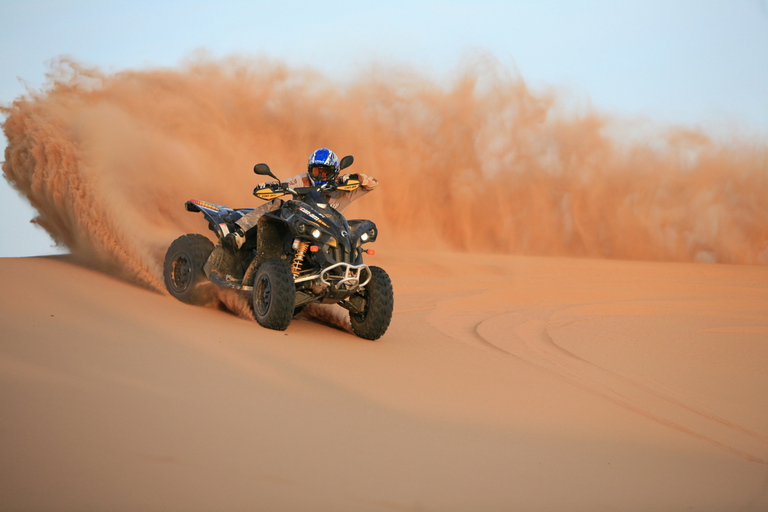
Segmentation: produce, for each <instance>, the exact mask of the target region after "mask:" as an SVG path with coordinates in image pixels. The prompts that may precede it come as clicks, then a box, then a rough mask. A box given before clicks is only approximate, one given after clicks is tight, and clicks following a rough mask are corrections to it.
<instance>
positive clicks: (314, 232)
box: [312, 228, 322, 238]
mask: <svg viewBox="0 0 768 512" xmlns="http://www.w3.org/2000/svg"><path fill="white" fill-rule="evenodd" d="M321 234H322V233H320V230H319V229H317V228H315V229H313V230H312V236H313V237H315V238H320V235H321Z"/></svg>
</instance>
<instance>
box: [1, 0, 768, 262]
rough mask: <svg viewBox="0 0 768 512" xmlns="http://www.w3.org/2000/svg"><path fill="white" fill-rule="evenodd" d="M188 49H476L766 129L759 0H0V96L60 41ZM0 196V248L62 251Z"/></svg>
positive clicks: (358, 64)
mask: <svg viewBox="0 0 768 512" xmlns="http://www.w3.org/2000/svg"><path fill="white" fill-rule="evenodd" d="M200 50H205V51H207V52H208V53H209V54H211V55H213V56H214V57H225V56H228V55H232V54H240V55H242V54H245V55H266V56H268V57H270V58H273V59H278V60H282V61H285V62H286V63H288V64H289V65H291V66H294V67H306V66H309V67H312V68H314V69H316V70H318V71H320V72H322V73H324V74H326V75H328V76H330V77H334V78H336V79H337V80H340V81H343V80H344V79H345V78H348V77H349V78H351V77H353V76H354V75H355V73H356V72H358V71H359V70H362V69H365V67H366V66H367V65H370V64H371V63H374V62H383V63H395V64H404V65H408V66H413V67H416V68H417V69H420V70H422V72H423V73H425V74H427V75H428V76H430V77H434V79H435V80H440V79H449V78H450V76H451V74H452V72H454V71H455V70H456V69H457V68H458V67H459V64H460V63H461V60H462V58H464V57H466V56H467V55H470V54H473V53H477V52H481V53H486V54H490V55H493V56H494V57H495V58H496V59H497V60H498V61H499V62H500V63H501V64H502V65H503V66H506V67H507V68H508V69H512V70H517V71H518V72H519V73H520V75H521V76H522V77H523V79H524V80H525V81H526V82H527V83H528V84H529V86H530V87H531V88H532V89H534V90H547V89H549V88H556V89H557V90H558V91H567V95H568V97H570V98H571V100H572V101H573V102H574V104H579V105H589V106H590V107H592V108H595V109H597V110H599V111H605V112H609V113H611V114H612V115H616V116H620V117H624V118H626V119H630V120H631V119H648V120H652V121H654V122H658V123H661V124H666V125H684V126H687V127H691V128H701V129H704V130H707V131H711V132H713V133H714V132H721V133H731V132H733V131H739V132H744V133H747V134H754V135H756V136H757V137H758V138H759V139H761V140H765V141H768V1H766V0H730V1H708V0H666V1H659V0H644V1H642V2H640V1H630V0H613V1H607V0H559V1H555V0H539V1H534V0H519V1H514V0H512V1H510V0H507V1H490V0H453V1H450V0H447V1H446V0H443V1H420V0H405V1H400V0H390V1H389V2H379V1H377V2H369V1H366V0H354V1H347V0H343V1H342V0H328V1H325V2H303V1H298V0H281V1H275V0H270V1H260V0H255V1H244V0H243V1H227V0H220V1H219V2H211V1H210V0H205V1H191V0H167V1H164V0H151V1H144V0H138V1H115V0H77V1H76V0H71V1H53V0H48V1H43V0H18V1H17V0H0V104H10V103H11V102H12V101H13V100H14V99H15V98H17V97H18V96H20V95H22V94H24V93H25V91H26V89H25V87H32V88H33V89H35V88H37V87H39V86H40V85H42V84H43V83H44V81H45V73H46V71H47V70H48V67H47V66H48V64H47V63H48V62H49V61H50V60H51V59H54V58H56V57H58V56H61V55H69V56H71V57H73V58H74V59H75V60H77V61H79V62H81V63H83V64H86V65H89V66H98V67H100V68H101V69H102V70H103V71H106V72H118V71H121V70H125V69H145V68H155V67H173V66H176V65H178V64H179V63H180V62H182V61H183V60H184V59H185V58H186V57H188V56H190V55H191V54H193V53H194V52H196V51H200ZM0 144H2V148H0V149H2V150H3V151H4V149H5V146H6V144H7V141H6V139H5V137H4V136H3V137H0ZM3 159H4V158H3ZM0 205H2V207H1V208H2V209H1V210H0V212H1V213H2V215H0V257H16V256H38V255H46V254H55V253H58V252H61V251H62V249H58V248H56V247H55V246H54V244H53V242H52V240H51V239H50V237H48V235H47V234H46V233H45V232H44V231H43V230H42V229H40V228H38V227H37V226H35V225H33V224H30V220H31V219H32V218H33V217H34V215H35V212H34V210H33V209H32V207H31V206H29V204H28V203H27V202H26V200H25V199H24V198H22V197H20V195H19V194H18V193H17V192H16V191H15V190H13V189H12V188H11V187H10V186H9V184H8V183H7V182H6V181H5V180H4V179H3V180H0Z"/></svg>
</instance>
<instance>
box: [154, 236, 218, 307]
mask: <svg viewBox="0 0 768 512" xmlns="http://www.w3.org/2000/svg"><path fill="white" fill-rule="evenodd" d="M212 251H213V242H211V241H210V240H208V239H207V238H206V237H204V236H203V235H184V236H181V237H179V238H177V239H176V240H174V241H173V243H172V244H171V246H170V247H169V248H168V251H167V252H166V253H165V263H164V264H163V279H164V281H165V287H166V288H167V289H168V291H169V292H170V294H171V295H173V296H174V297H176V298H177V299H179V300H180V301H182V302H186V303H187V304H193V305H196V306H200V305H203V304H204V303H205V302H207V300H208V297H209V296H210V291H211V290H210V287H206V286H204V284H205V283H206V282H208V279H207V278H206V276H205V272H203V265H205V262H206V261H207V260H208V257H209V256H210V255H211V252H212Z"/></svg>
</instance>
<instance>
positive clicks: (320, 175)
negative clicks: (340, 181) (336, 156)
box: [309, 165, 335, 181]
mask: <svg viewBox="0 0 768 512" xmlns="http://www.w3.org/2000/svg"><path fill="white" fill-rule="evenodd" d="M334 174H335V169H333V168H331V167H323V166H319V165H318V166H315V167H310V168H309V175H310V176H311V177H312V179H313V180H315V181H328V179H329V178H331V177H332V176H333V175H334Z"/></svg>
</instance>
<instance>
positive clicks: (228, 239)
mask: <svg viewBox="0 0 768 512" xmlns="http://www.w3.org/2000/svg"><path fill="white" fill-rule="evenodd" d="M244 243H245V234H244V233H243V230H242V229H240V227H239V226H237V225H234V226H230V232H229V233H228V234H227V235H226V236H225V237H224V238H222V239H221V246H222V247H224V248H225V249H226V250H228V251H230V252H233V253H234V252H237V251H238V249H240V248H241V247H242V246H243V244H244Z"/></svg>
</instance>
